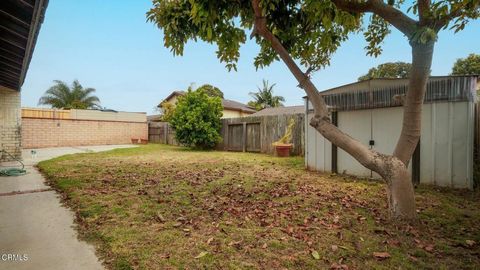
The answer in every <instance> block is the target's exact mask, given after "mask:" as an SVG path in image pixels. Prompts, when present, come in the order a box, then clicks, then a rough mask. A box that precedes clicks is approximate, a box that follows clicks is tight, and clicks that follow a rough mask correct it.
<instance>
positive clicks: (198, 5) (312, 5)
mask: <svg viewBox="0 0 480 270" xmlns="http://www.w3.org/2000/svg"><path fill="white" fill-rule="evenodd" d="M152 2H153V7H152V8H151V9H150V10H149V11H148V12H147V19H148V20H149V21H151V22H154V23H155V24H156V25H157V26H158V27H159V28H161V29H162V30H163V33H164V44H165V46H166V47H167V48H170V49H171V51H172V52H173V54H174V55H183V50H184V48H185V44H186V43H187V42H188V41H189V40H193V41H195V40H198V39H200V40H203V41H205V42H208V43H214V44H216V45H217V48H218V49H217V57H218V58H219V60H220V61H221V62H224V63H225V64H226V67H227V68H228V69H236V63H237V61H238V59H239V57H240V52H239V49H240V46H241V44H243V43H245V41H246V38H247V33H251V34H252V35H251V38H254V39H255V42H256V43H257V44H258V45H259V46H260V51H259V53H258V55H257V56H256V57H255V60H254V64H255V66H256V67H257V68H261V67H264V66H268V65H269V64H271V63H272V62H273V61H275V60H279V56H278V54H277V53H276V52H275V50H274V49H273V48H272V46H271V44H270V42H269V41H267V40H265V39H263V38H261V37H260V36H259V35H255V34H256V30H255V29H254V24H255V15H254V12H253V9H252V3H251V1H229V0H177V1H168V0H152ZM424 2H425V1H414V2H413V4H412V3H411V2H410V1H408V2H407V1H396V0H391V1H388V3H384V2H383V1H380V0H368V1H360V2H358V3H357V2H351V1H348V0H332V1H305V0H261V1H259V4H260V6H261V9H262V14H263V17H262V20H263V19H264V20H265V22H266V23H267V24H266V27H267V28H268V29H269V30H270V32H271V33H272V34H273V35H274V36H275V37H276V38H278V39H279V40H280V42H281V43H282V45H283V47H284V48H285V49H286V50H287V51H288V53H289V54H290V56H291V57H292V58H293V59H296V60H298V61H299V62H300V63H301V64H302V65H303V66H305V67H307V68H308V69H309V71H315V70H318V69H320V68H321V67H323V66H325V65H328V64H329V63H330V56H331V55H332V54H333V53H334V52H335V51H336V49H337V48H338V47H339V46H340V44H341V43H342V42H343V41H345V40H347V37H348V34H349V33H352V32H357V31H360V30H362V29H365V31H364V36H365V40H366V42H367V45H366V47H365V48H366V51H367V54H369V55H373V56H377V55H379V54H380V53H381V52H382V49H381V47H380V45H381V43H382V42H383V40H384V39H385V37H386V36H387V35H388V34H389V33H390V30H389V25H393V26H395V27H397V28H398V29H399V30H400V31H402V32H403V33H404V34H406V35H407V37H408V38H409V39H410V40H412V41H421V42H426V41H427V40H435V39H436V32H438V31H439V30H440V29H442V28H447V27H448V26H449V23H450V22H452V21H453V25H451V28H453V29H454V30H455V31H460V30H462V29H463V28H464V27H465V25H466V24H467V23H468V21H469V20H470V19H471V18H477V17H478V14H479V10H478V6H479V1H478V0H450V1H444V0H442V1H436V2H434V3H432V4H431V5H429V10H427V11H426V12H423V11H424V10H425V3H424ZM428 2H429V1H428ZM337 7H339V8H337ZM399 8H404V9H408V10H409V11H410V12H411V13H413V15H418V14H419V13H422V14H421V17H422V18H421V22H419V23H417V24H416V23H415V21H414V20H413V19H411V18H410V17H408V16H406V15H405V14H404V13H402V12H401V11H399ZM367 12H372V13H373V15H371V16H370V17H369V18H368V19H367V20H363V19H362V17H363V15H364V14H366V13H367ZM364 21H365V22H366V23H367V25H366V27H362V26H363V25H362V23H363V22H364ZM387 21H388V22H387ZM252 31H253V32H252Z"/></svg>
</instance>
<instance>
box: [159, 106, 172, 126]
mask: <svg viewBox="0 0 480 270" xmlns="http://www.w3.org/2000/svg"><path fill="white" fill-rule="evenodd" d="M159 108H160V110H161V112H162V117H161V120H162V121H165V122H169V121H170V119H171V118H172V115H173V112H174V111H175V106H174V105H173V104H172V103H170V102H165V101H164V102H162V103H160V106H159Z"/></svg>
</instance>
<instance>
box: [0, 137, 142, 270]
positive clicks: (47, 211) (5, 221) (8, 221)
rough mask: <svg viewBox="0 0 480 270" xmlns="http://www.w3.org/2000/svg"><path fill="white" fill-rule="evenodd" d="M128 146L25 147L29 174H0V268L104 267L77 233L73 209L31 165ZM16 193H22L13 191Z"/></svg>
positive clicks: (90, 247)
mask: <svg viewBox="0 0 480 270" xmlns="http://www.w3.org/2000/svg"><path fill="white" fill-rule="evenodd" d="M125 147H133V146H132V145H108V146H82V147H61V148H48V149H37V150H36V151H37V155H36V157H32V155H31V154H30V150H29V149H26V150H24V153H23V155H24V162H25V164H26V167H25V168H26V169H27V172H28V173H27V175H24V176H17V177H0V269H49V270H50V269H52V270H55V269H58V270H60V269H61V270H63V269H72V270H74V269H103V266H102V264H101V262H100V261H99V260H98V258H97V257H96V256H95V251H94V248H93V246H91V245H89V244H87V243H86V242H83V241H80V240H79V239H78V238H77V232H76V231H75V229H74V228H73V226H74V214H73V212H72V211H70V210H69V209H67V208H65V207H64V206H62V205H61V203H60V198H59V195H58V194H57V193H56V192H54V191H45V190H46V189H48V188H49V187H48V186H47V185H46V184H45V179H44V178H43V177H42V175H41V174H40V173H39V172H38V171H37V170H36V168H35V167H33V165H35V164H37V163H38V162H39V161H42V160H47V159H51V158H54V157H58V156H62V155H66V154H74V153H81V152H98V151H107V150H112V149H116V148H125ZM12 192H19V193H20V194H14V195H13V194H12Z"/></svg>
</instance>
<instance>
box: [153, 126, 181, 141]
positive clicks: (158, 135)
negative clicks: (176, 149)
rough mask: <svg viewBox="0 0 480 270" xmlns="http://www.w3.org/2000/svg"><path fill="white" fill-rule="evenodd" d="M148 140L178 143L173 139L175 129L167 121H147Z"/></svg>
mask: <svg viewBox="0 0 480 270" xmlns="http://www.w3.org/2000/svg"><path fill="white" fill-rule="evenodd" d="M148 141H149V142H154V143H163V144H171V145H179V143H178V142H177V140H175V131H174V130H173V128H172V127H171V126H170V125H169V124H168V123H167V122H150V123H148Z"/></svg>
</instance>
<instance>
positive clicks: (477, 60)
mask: <svg viewBox="0 0 480 270" xmlns="http://www.w3.org/2000/svg"><path fill="white" fill-rule="evenodd" d="M452 75H480V55H479V54H474V53H471V54H469V55H468V56H467V57H466V58H460V59H457V61H456V62H455V64H453V67H452Z"/></svg>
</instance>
